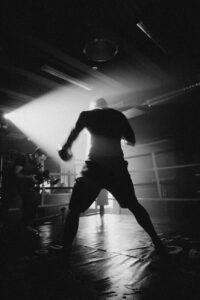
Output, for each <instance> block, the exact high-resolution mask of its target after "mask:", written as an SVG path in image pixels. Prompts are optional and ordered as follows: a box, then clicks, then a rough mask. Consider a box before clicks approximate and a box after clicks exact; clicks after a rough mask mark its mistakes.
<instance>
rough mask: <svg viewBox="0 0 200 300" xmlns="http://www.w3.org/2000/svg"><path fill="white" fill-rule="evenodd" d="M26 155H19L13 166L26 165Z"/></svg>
mask: <svg viewBox="0 0 200 300" xmlns="http://www.w3.org/2000/svg"><path fill="white" fill-rule="evenodd" d="M26 159H27V155H26V154H24V153H20V154H19V155H18V156H17V158H16V160H15V165H24V164H25V163H26Z"/></svg>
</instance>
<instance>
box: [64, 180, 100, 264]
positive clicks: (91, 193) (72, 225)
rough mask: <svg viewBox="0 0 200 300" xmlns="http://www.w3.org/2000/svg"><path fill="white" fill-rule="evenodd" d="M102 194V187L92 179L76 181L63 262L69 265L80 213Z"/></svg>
mask: <svg viewBox="0 0 200 300" xmlns="http://www.w3.org/2000/svg"><path fill="white" fill-rule="evenodd" d="M99 192H100V186H99V184H98V183H96V182H94V181H93V180H92V179H91V178H87V177H81V178H78V179H77V180H76V183H75V185H74V188H73V192H72V196H71V199H70V204H69V211H68V213H67V216H66V219H65V225H64V242H63V261H64V264H65V265H66V266H68V264H69V260H70V255H71V249H72V244H73V241H74V238H75V237H76V234H77V231H78V225H79V217H80V213H81V212H84V211H85V210H87V209H88V208H89V207H90V205H91V204H92V203H93V202H94V200H95V199H96V197H97V196H98V194H99Z"/></svg>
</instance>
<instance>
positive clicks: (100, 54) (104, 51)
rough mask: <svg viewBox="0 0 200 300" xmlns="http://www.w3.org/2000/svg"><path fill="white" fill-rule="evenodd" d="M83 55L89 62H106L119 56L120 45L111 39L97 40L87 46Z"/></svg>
mask: <svg viewBox="0 0 200 300" xmlns="http://www.w3.org/2000/svg"><path fill="white" fill-rule="evenodd" d="M83 53H84V55H85V57H86V58H87V59H88V60H91V61H94V62H106V61H108V60H110V59H112V58H113V57H114V56H116V55H117V53H118V45H117V44H116V43H115V42H114V41H112V40H110V39H106V38H95V39H94V40H92V41H90V42H88V43H87V44H86V45H85V48H84V49H83Z"/></svg>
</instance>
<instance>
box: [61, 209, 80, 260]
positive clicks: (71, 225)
mask: <svg viewBox="0 0 200 300" xmlns="http://www.w3.org/2000/svg"><path fill="white" fill-rule="evenodd" d="M79 217H80V212H78V211H75V210H74V211H73V210H70V209H69V210H68V212H67V216H66V219H65V225H64V242H63V262H64V264H65V265H66V266H67V265H68V264H69V260H70V255H71V249H72V244H73V241H74V238H75V236H76V234H77V231H78V225H79Z"/></svg>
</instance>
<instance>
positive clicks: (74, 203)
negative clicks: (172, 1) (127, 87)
mask: <svg viewBox="0 0 200 300" xmlns="http://www.w3.org/2000/svg"><path fill="white" fill-rule="evenodd" d="M83 129H87V130H88V132H89V133H90V143H89V144H90V145H89V149H88V156H87V159H86V161H85V164H84V166H83V168H82V171H81V173H80V174H79V176H78V177H77V179H76V182H75V185H74V188H73V192H72V196H71V199H70V204H69V211H68V214H67V217H66V221H65V228H64V253H65V256H66V259H67V258H68V257H69V256H70V252H71V246H72V243H73V240H74V237H75V236H76V233H77V230H78V224H79V216H80V213H81V212H84V211H85V210H87V209H88V208H89V207H90V205H91V204H92V203H93V202H94V200H95V199H96V197H97V196H98V194H99V192H100V191H101V189H103V188H104V189H106V190H108V191H109V192H110V193H111V194H112V195H113V196H114V198H115V199H116V200H117V201H118V203H119V205H120V206H121V207H122V208H128V209H129V210H130V211H131V212H132V213H133V214H134V216H135V218H136V220H137V222H138V223H139V224H140V225H141V226H142V227H143V228H144V230H145V231H146V232H147V233H148V234H149V236H150V237H151V239H152V241H153V243H154V246H155V249H156V250H157V252H158V254H160V255H165V254H166V249H165V247H164V246H163V245H162V243H161V241H160V239H159V237H158V235H157V233H156V232H155V229H154V227H153V224H152V222H151V220H150V217H149V215H148V213H147V211H146V210H145V209H144V207H143V206H141V205H140V204H139V203H138V200H137V198H136V195H135V191H134V186H133V183H132V180H131V177H130V175H129V172H128V170H127V166H128V163H127V161H125V160H124V155H123V151H122V148H121V140H122V139H123V140H125V141H126V142H127V143H128V144H130V145H132V146H134V145H135V134H134V132H133V130H132V128H131V126H130V124H129V122H128V120H127V119H126V117H125V116H124V115H123V114H122V113H121V112H119V111H117V110H114V109H111V108H108V107H107V103H106V101H105V100H104V99H103V98H100V99H98V100H96V102H94V103H93V109H92V110H88V111H83V112H81V113H80V115H79V117H78V120H77V122H76V125H75V127H74V128H73V129H72V131H71V133H70V134H69V137H68V139H67V141H66V143H65V144H64V145H63V147H62V149H61V150H60V151H59V155H60V157H61V158H62V159H63V160H64V161H68V160H70V159H71V158H72V152H71V146H72V144H73V142H74V141H75V140H76V138H77V137H78V135H79V133H80V132H81V131H82V130H83Z"/></svg>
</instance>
